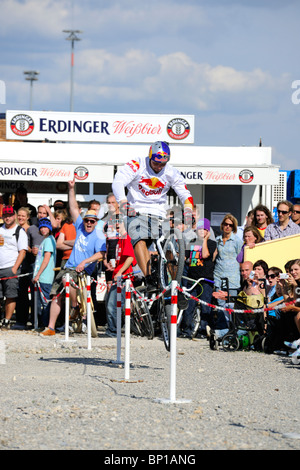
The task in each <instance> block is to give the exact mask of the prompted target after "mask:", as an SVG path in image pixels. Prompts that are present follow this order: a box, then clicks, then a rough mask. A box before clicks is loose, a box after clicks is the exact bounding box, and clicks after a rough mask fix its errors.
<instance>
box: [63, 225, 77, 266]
mask: <svg viewBox="0 0 300 470" xmlns="http://www.w3.org/2000/svg"><path fill="white" fill-rule="evenodd" d="M60 233H63V234H64V236H65V240H75V238H76V228H75V225H74V224H68V223H65V224H64V225H63V226H62V228H61V229H60ZM71 253H72V248H70V249H69V250H64V251H63V256H62V259H69V257H70V255H71Z"/></svg>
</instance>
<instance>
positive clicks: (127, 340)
mask: <svg viewBox="0 0 300 470" xmlns="http://www.w3.org/2000/svg"><path fill="white" fill-rule="evenodd" d="M130 304H131V292H130V279H127V280H126V282H125V364H124V368H125V380H129V373H130Z"/></svg>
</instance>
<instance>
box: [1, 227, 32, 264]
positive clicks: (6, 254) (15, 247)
mask: <svg viewBox="0 0 300 470" xmlns="http://www.w3.org/2000/svg"><path fill="white" fill-rule="evenodd" d="M17 228H18V225H15V226H14V227H13V228H6V227H5V225H2V226H1V227H0V235H2V236H3V237H4V245H3V246H0V269H3V268H11V267H12V266H14V264H15V262H16V260H17V258H18V255H19V251H21V250H27V249H28V239H27V234H26V232H25V230H24V229H23V228H21V230H20V231H19V239H18V241H17V237H16V230H17Z"/></svg>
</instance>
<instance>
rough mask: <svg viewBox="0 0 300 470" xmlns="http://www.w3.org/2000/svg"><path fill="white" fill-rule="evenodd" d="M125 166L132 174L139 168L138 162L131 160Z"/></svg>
mask: <svg viewBox="0 0 300 470" xmlns="http://www.w3.org/2000/svg"><path fill="white" fill-rule="evenodd" d="M127 165H128V166H129V167H130V168H131V169H132V170H133V171H134V172H137V171H138V169H139V168H140V164H139V162H136V161H135V160H131V161H130V162H127Z"/></svg>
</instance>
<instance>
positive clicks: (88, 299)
mask: <svg viewBox="0 0 300 470" xmlns="http://www.w3.org/2000/svg"><path fill="white" fill-rule="evenodd" d="M86 320H87V337H88V349H92V318H91V276H87V277H86Z"/></svg>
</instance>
